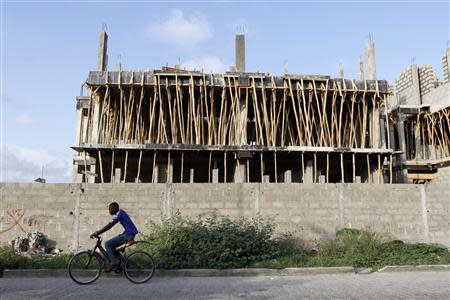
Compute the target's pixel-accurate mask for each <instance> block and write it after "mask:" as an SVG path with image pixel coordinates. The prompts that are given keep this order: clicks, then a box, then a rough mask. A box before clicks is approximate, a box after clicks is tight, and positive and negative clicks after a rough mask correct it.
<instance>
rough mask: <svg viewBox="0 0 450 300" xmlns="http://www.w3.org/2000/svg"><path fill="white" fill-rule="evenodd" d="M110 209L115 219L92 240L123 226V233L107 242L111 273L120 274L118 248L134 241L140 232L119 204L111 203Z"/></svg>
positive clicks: (97, 232) (92, 235)
mask: <svg viewBox="0 0 450 300" xmlns="http://www.w3.org/2000/svg"><path fill="white" fill-rule="evenodd" d="M108 209H109V213H110V215H112V216H114V217H113V218H112V220H111V221H110V222H109V223H108V224H107V225H106V226H105V227H103V228H102V229H100V230H98V231H96V232H94V233H93V234H91V238H96V237H98V236H99V235H101V234H102V233H104V232H106V231H108V230H110V229H111V228H112V227H113V226H114V225H116V224H117V223H118V222H120V224H121V225H122V226H123V228H124V229H125V231H124V232H123V233H121V234H119V235H118V236H116V237H114V238H112V239H110V240H108V241H106V242H105V248H106V252H107V253H108V259H109V262H110V265H111V269H110V271H114V272H116V273H117V272H120V266H119V264H118V263H117V252H116V251H115V249H116V247H118V246H120V245H122V244H125V243H126V242H128V241H130V240H133V239H134V236H135V235H136V234H137V233H138V230H137V228H136V226H135V225H134V223H133V221H132V220H131V218H130V216H128V214H127V213H126V212H125V211H124V210H121V209H119V204H118V203H117V202H112V203H110V204H109V206H108Z"/></svg>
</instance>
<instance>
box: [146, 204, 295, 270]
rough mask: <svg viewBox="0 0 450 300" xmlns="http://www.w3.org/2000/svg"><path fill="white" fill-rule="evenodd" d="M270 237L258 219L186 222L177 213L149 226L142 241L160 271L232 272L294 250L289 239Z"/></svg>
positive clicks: (214, 218)
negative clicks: (173, 269) (145, 241)
mask: <svg viewBox="0 0 450 300" xmlns="http://www.w3.org/2000/svg"><path fill="white" fill-rule="evenodd" d="M273 233H274V225H273V224H272V223H270V222H268V221H266V220H264V219H262V218H261V217H256V218H252V219H245V218H240V219H238V220H232V219H230V218H229V217H223V216H220V217H219V216H216V215H215V216H212V217H209V218H206V219H197V220H190V219H187V218H183V217H182V216H181V215H180V214H179V213H177V214H175V216H173V217H172V218H169V219H166V220H164V221H163V222H162V223H161V224H154V223H152V224H151V225H150V234H149V235H148V236H147V237H146V239H147V241H148V242H149V244H148V245H147V250H148V251H149V252H150V253H151V254H152V255H154V256H155V258H156V260H157V262H158V265H159V267H160V268H168V269H172V268H233V267H245V266H248V265H249V264H250V263H252V262H255V261H258V260H267V259H271V258H274V257H278V256H281V255H286V254H290V253H292V252H293V251H295V250H296V248H295V243H294V239H293V238H292V236H291V235H289V234H287V235H283V236H280V237H278V238H274V237H273Z"/></svg>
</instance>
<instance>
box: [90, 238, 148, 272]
mask: <svg viewBox="0 0 450 300" xmlns="http://www.w3.org/2000/svg"><path fill="white" fill-rule="evenodd" d="M146 243H148V242H146V241H135V242H134V243H133V244H131V245H135V244H146ZM131 245H128V244H127V243H125V244H124V245H121V246H119V247H118V248H116V251H117V253H118V258H119V261H120V262H124V260H125V259H124V257H123V255H122V252H124V251H125V249H126V248H128V247H130V246H131ZM97 249H98V250H100V253H101V254H102V255H101V256H100V257H101V258H102V260H103V263H105V261H106V262H109V258H108V253H107V252H106V250H105V248H103V246H102V238H101V237H97V243H96V244H95V247H94V249H92V250H88V251H90V252H91V256H90V257H89V260H88V262H87V263H86V268H87V267H88V266H89V264H90V263H91V259H92V256H93V255H94V253H95V252H97V253H99V252H98V251H97Z"/></svg>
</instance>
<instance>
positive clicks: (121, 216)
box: [109, 210, 138, 236]
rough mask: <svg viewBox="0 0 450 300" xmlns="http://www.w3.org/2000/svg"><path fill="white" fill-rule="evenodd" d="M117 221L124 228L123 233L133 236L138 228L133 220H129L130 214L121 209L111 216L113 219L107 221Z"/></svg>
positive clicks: (114, 222) (113, 223)
mask: <svg viewBox="0 0 450 300" xmlns="http://www.w3.org/2000/svg"><path fill="white" fill-rule="evenodd" d="M117 222H120V224H121V225H122V226H123V228H124V229H125V231H124V232H123V233H125V234H128V235H132V236H135V235H136V234H137V233H138V230H137V228H136V226H135V225H134V223H133V221H131V218H130V216H129V215H128V214H127V213H126V212H124V211H123V210H119V212H118V213H117V214H116V215H115V216H114V217H113V219H112V220H111V222H109V224H111V225H116V224H117Z"/></svg>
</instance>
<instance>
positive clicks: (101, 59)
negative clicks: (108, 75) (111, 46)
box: [97, 30, 108, 71]
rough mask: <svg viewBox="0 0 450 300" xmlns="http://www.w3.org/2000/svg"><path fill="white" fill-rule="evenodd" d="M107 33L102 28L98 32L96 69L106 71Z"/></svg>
mask: <svg viewBox="0 0 450 300" xmlns="http://www.w3.org/2000/svg"><path fill="white" fill-rule="evenodd" d="M107 51H108V34H107V33H106V31H104V30H102V31H101V32H100V39H99V43H98V64H97V70H98V71H106V70H107V65H108V54H107Z"/></svg>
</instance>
